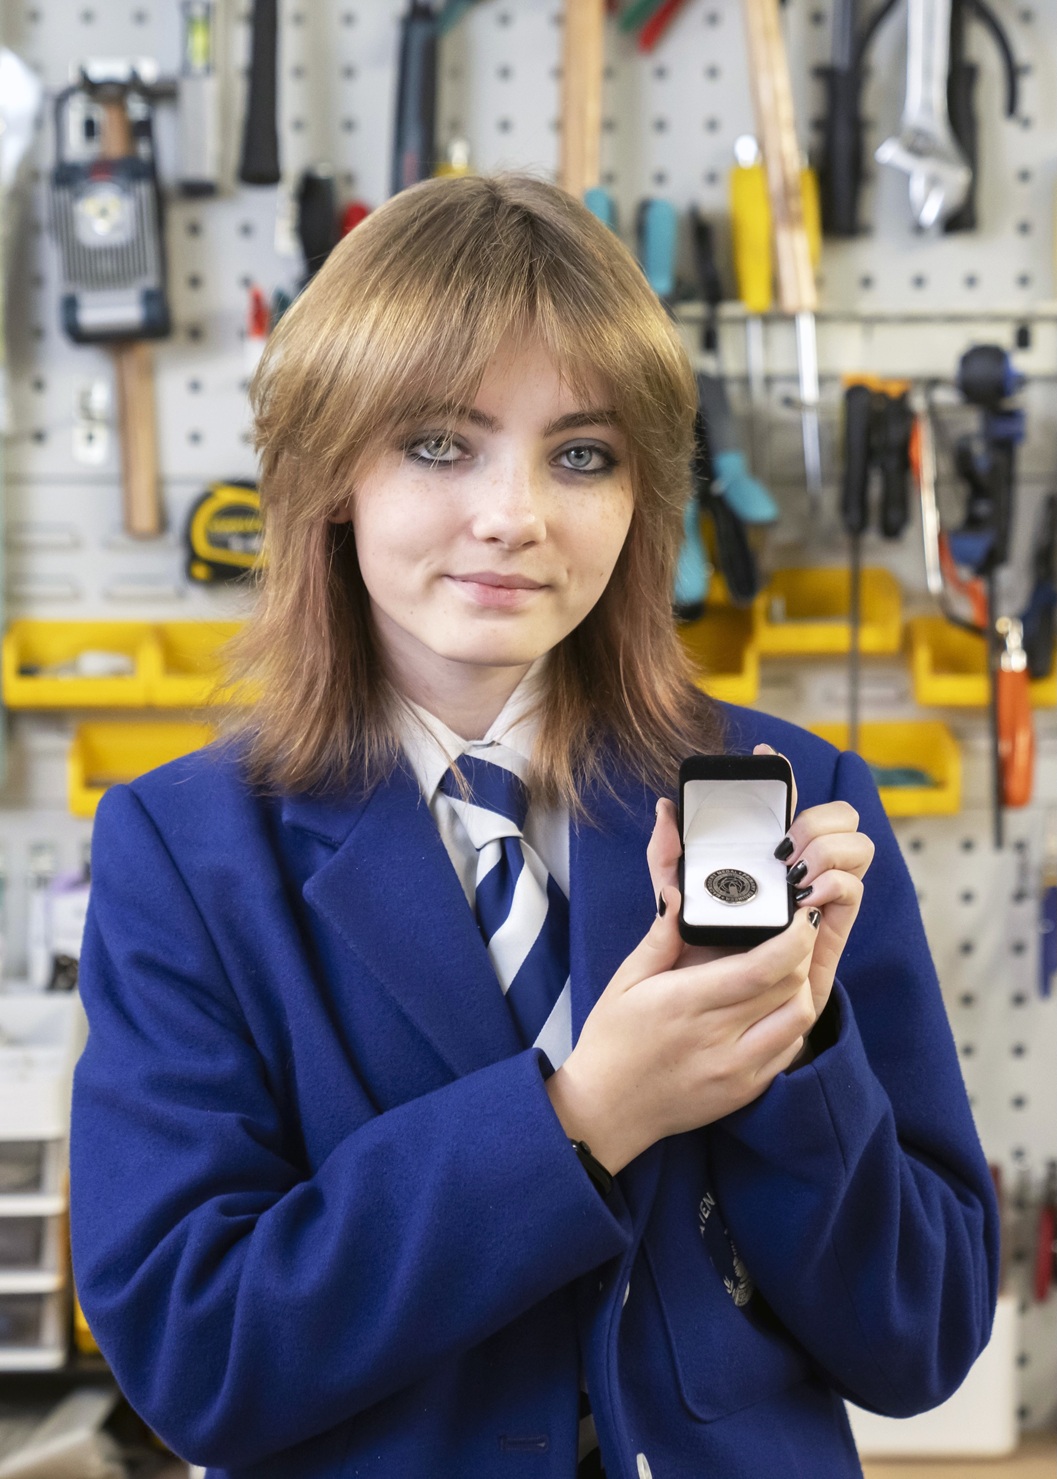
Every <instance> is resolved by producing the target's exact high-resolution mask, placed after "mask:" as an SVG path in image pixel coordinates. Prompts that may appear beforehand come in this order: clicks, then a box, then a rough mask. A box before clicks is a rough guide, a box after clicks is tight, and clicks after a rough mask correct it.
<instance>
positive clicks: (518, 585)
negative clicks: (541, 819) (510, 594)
mask: <svg viewBox="0 0 1057 1479" xmlns="http://www.w3.org/2000/svg"><path fill="white" fill-rule="evenodd" d="M451 578H452V580H463V581H466V582H468V583H470V584H473V585H490V586H495V587H497V588H498V589H501V590H507V591H538V590H540V589H542V581H539V580H530V579H529V577H528V576H527V575H497V574H496V573H495V572H494V571H491V570H475V571H473V572H471V573H470V574H469V575H453V576H452V577H451Z"/></svg>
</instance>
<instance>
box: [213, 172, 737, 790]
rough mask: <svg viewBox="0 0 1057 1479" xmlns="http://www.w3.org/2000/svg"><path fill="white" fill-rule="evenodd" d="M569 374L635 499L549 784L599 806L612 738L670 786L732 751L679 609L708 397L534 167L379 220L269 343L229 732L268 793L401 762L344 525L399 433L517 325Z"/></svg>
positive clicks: (579, 214)
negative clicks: (256, 534)
mask: <svg viewBox="0 0 1057 1479" xmlns="http://www.w3.org/2000/svg"><path fill="white" fill-rule="evenodd" d="M508 335H513V336H514V337H515V338H518V337H520V336H523V335H526V336H527V335H533V336H535V337H536V338H537V340H538V341H539V342H540V343H542V345H543V346H544V347H545V348H546V350H547V351H548V353H549V354H550V356H551V357H552V359H553V361H554V362H555V364H556V365H557V366H558V368H559V371H560V373H561V375H562V378H563V380H565V382H566V383H567V384H569V385H570V386H572V387H573V388H574V389H575V390H577V391H581V392H582V391H585V390H586V385H587V381H588V379H589V377H594V378H595V379H596V380H597V381H599V382H600V383H601V384H602V385H603V386H604V387H605V388H607V389H608V390H609V392H610V396H611V400H610V401H609V404H611V405H612V406H613V407H614V408H615V410H616V412H617V417H618V419H619V422H620V425H621V427H622V429H623V431H624V434H625V437H626V441H627V450H628V463H629V472H630V476H631V482H632V488H633V492H634V509H633V513H632V519H631V526H630V529H629V532H628V536H627V539H626V541H625V544H624V547H623V549H622V551H621V554H620V556H619V558H618V561H617V564H616V568H615V569H614V571H613V575H612V577H611V578H610V581H609V583H608V585H607V587H606V589H605V591H604V592H603V594H602V596H601V598H600V599H599V601H598V602H597V604H596V605H595V607H594V608H593V609H592V610H591V611H590V612H589V613H588V615H587V616H586V617H585V618H584V620H583V621H582V622H581V623H580V625H579V626H578V627H577V628H576V629H575V630H574V631H573V632H571V633H570V634H569V635H568V636H567V637H566V638H565V639H564V640H563V641H562V642H561V643H560V644H559V645H558V647H557V648H556V649H555V650H554V652H553V654H552V656H551V658H550V660H549V662H548V664H547V670H546V671H547V681H546V684H545V685H544V692H543V695H542V697H541V700H540V731H539V740H538V744H537V755H536V760H535V765H534V773H533V775H532V776H530V778H529V780H530V785H531V786H532V788H533V794H534V795H537V796H538V797H539V798H540V800H541V801H542V802H544V803H545V804H552V805H554V804H565V805H567V806H568V807H569V808H570V810H571V813H572V815H573V816H574V817H581V816H583V815H584V814H585V807H584V805H583V797H584V793H585V791H586V790H587V788H589V787H590V786H592V785H602V786H603V787H604V786H605V784H606V782H605V770H604V765H603V756H604V754H605V753H606V751H608V753H609V755H610V756H611V758H615V759H616V760H617V762H618V764H620V765H621V766H622V767H623V768H625V769H626V770H627V771H628V772H630V773H631V774H632V775H634V776H638V777H640V778H641V779H642V782H643V784H644V785H645V786H647V787H649V788H652V789H654V790H656V791H667V792H668V793H669V794H670V790H671V787H672V785H673V782H674V777H675V775H676V773H677V770H678V764H679V761H680V759H681V758H682V757H683V756H684V755H686V754H688V753H691V752H693V751H695V750H697V751H702V750H717V749H719V748H721V745H722V722H721V717H720V710H719V708H718V706H717V705H715V704H714V703H713V702H712V701H711V700H710V699H708V698H707V697H706V696H705V695H704V694H703V693H702V692H701V691H700V690H699V689H698V688H697V687H696V685H695V682H694V672H693V669H692V667H691V664H690V662H689V659H688V658H687V656H686V654H685V652H684V649H683V646H682V644H681V642H680V641H679V638H678V635H677V633H676V630H675V626H674V623H673V620H672V614H671V592H672V586H673V578H674V570H675V563H676V559H677V557H678V551H679V544H680V540H681V536H682V521H683V510H684V507H685V505H686V501H687V499H688V497H689V496H690V487H691V484H690V464H691V458H692V456H693V423H694V415H695V412H696V410H697V386H696V381H695V377H694V372H693V367H692V365H691V363H690V359H689V356H688V355H687V352H686V350H685V348H684V346H683V344H682V342H681V340H680V338H679V335H678V332H677V330H676V328H675V327H674V325H673V324H672V323H671V321H670V319H669V318H668V316H667V314H666V312H665V310H664V308H663V306H662V305H661V303H660V301H659V300H658V298H657V297H656V295H655V294H654V292H653V291H652V289H651V288H650V286H649V284H648V282H647V281H646V278H645V277H644V275H643V273H642V271H641V269H640V268H639V266H638V264H637V263H636V261H635V259H634V257H633V256H632V255H631V253H630V252H629V251H628V250H627V248H626V247H625V246H624V245H623V244H622V243H621V241H620V240H619V238H618V237H617V236H616V235H615V234H614V233H613V232H611V231H610V230H609V229H608V228H607V227H605V226H604V225H602V223H601V222H599V221H598V220H597V219H596V218H595V216H593V215H592V214H591V212H590V211H588V210H587V209H586V207H585V206H583V205H581V204H580V203H579V202H578V201H577V200H575V199H574V198H573V197H572V196H571V195H569V194H567V193H566V192H565V191H563V190H561V189H559V188H558V187H557V186H555V185H553V184H550V183H549V182H547V181H545V180H543V179H538V178H536V177H535V176H533V175H529V174H524V173H503V174H496V175H491V176H464V177H456V178H440V179H431V180H428V181H424V182H423V183H421V184H419V185H415V186H412V187H411V188H409V189H406V190H404V191H402V192H400V193H399V194H397V195H395V196H393V197H392V199H390V200H389V201H387V202H386V204H384V205H383V206H381V207H380V208H379V209H378V210H376V211H374V212H372V213H371V214H370V215H369V216H368V217H367V218H366V219H365V220H364V221H363V222H362V223H361V224H360V225H359V226H357V227H356V228H355V230H353V231H352V232H350V234H349V235H348V236H346V237H345V238H344V239H343V240H342V241H341V243H340V244H339V245H338V246H337V247H336V248H335V249H334V251H333V252H332V253H331V254H330V256H329V257H328V259H327V261H326V263H325V264H324V266H323V267H322V269H321V270H320V271H319V272H318V273H317V275H316V276H315V277H314V278H313V279H312V281H311V282H310V283H309V284H308V286H307V287H306V288H305V289H304V290H303V291H302V292H301V294H300V295H299V296H298V297H297V298H296V299H295V300H294V302H293V303H292V304H291V306H290V307H289V308H288V309H287V311H286V312H285V313H284V315H283V316H282V318H281V319H280V321H279V323H278V325H277V326H276V328H275V330H274V331H273V332H272V334H271V335H270V337H269V339H268V342H267V345H266V347H265V351H264V354H263V356H262V358H261V360H260V362H259V364H258V366H257V369H256V372H255V373H254V376H253V379H252V381H251V383H250V388H249V397H250V405H251V408H252V411H253V422H254V435H253V445H254V448H255V451H256V452H257V455H258V459H259V488H260V497H261V509H262V516H263V522H264V559H263V562H262V565H261V568H260V570H259V571H258V572H257V575H256V577H255V578H256V600H255V602H254V608H253V612H252V615H251V618H250V619H249V620H248V621H247V622H246V624H245V625H244V626H243V628H242V629H241V631H240V632H239V634H238V635H237V636H236V637H235V638H234V639H233V641H232V642H230V643H229V644H228V646H227V648H226V650H225V658H226V661H227V664H228V668H229V671H228V673H227V674H226V681H227V682H228V683H230V684H232V685H233V688H232V689H229V690H228V691H229V692H233V695H234V701H233V702H231V703H229V705H228V706H227V708H226V709H225V710H223V711H222V712H221V715H220V728H221V739H222V742H224V741H237V742H238V743H239V748H240V749H241V751H242V754H243V762H244V765H245V768H246V772H247V775H248V778H249V779H250V781H251V782H252V783H254V784H256V785H257V786H259V787H261V788H263V789H265V790H267V791H271V792H276V793H280V794H281V793H290V792H305V791H310V792H317V793H324V794H326V793H329V792H331V791H333V790H335V789H338V790H347V789H349V788H362V789H363V790H364V791H369V790H371V789H373V788H374V787H375V786H377V785H378V784H380V783H381V782H382V781H384V779H385V778H386V777H387V776H388V775H389V774H390V773H391V771H392V769H393V767H394V766H395V765H396V763H397V762H398V759H399V744H398V740H397V738H396V733H397V731H396V722H397V715H398V712H399V706H400V699H399V696H398V695H397V694H396V692H395V691H394V690H393V688H392V686H391V684H390V683H389V680H388V678H387V676H386V673H385V669H384V665H383V662H382V660H381V655H380V652H379V650H378V647H377V644H376V641H375V638H374V634H373V630H372V620H371V615H370V606H369V601H368V597H367V592H366V589H365V587H364V584H363V580H362V578H361V576H360V572H359V565H358V562H357V558H356V549H355V539H354V535H353V526H352V525H351V524H350V523H348V522H345V523H333V522H330V521H331V519H332V518H333V517H334V516H335V514H337V513H338V512H339V511H340V510H341V509H342V508H343V507H345V506H347V504H348V501H349V499H350V496H351V495H352V494H353V492H354V489H355V486H356V480H357V477H358V475H360V474H361V473H362V472H363V471H364V470H365V469H367V468H369V467H370V466H371V462H372V458H374V457H376V456H377V455H378V453H379V452H380V450H381V449H383V448H384V447H385V446H387V445H389V444H390V443H391V441H392V439H393V438H394V437H395V436H396V435H397V434H398V433H399V431H400V429H401V427H406V424H407V423H408V422H411V421H418V420H419V419H421V420H422V421H423V422H425V421H433V420H434V419H435V418H436V417H437V416H438V415H440V416H443V415H444V414H445V412H446V410H448V409H449V408H453V407H456V406H465V405H472V404H473V403H474V400H475V398H476V396H477V393H478V391H479V388H480V384H481V381H482V379H483V377H484V374H485V372H486V370H487V367H488V365H489V362H490V361H491V359H492V358H493V356H494V355H495V353H496V351H497V349H498V348H499V346H500V344H501V342H502V341H503V340H504V339H505V338H506V337H507V336H508Z"/></svg>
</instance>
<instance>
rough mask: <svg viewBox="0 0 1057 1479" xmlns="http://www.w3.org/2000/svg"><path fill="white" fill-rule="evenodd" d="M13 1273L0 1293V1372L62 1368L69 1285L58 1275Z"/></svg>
mask: <svg viewBox="0 0 1057 1479" xmlns="http://www.w3.org/2000/svg"><path fill="white" fill-rule="evenodd" d="M16 1278H19V1276H16V1275H14V1274H8V1275H6V1277H5V1280H4V1284H5V1287H4V1288H3V1289H2V1290H0V1371H43V1370H47V1369H49V1368H53V1367H56V1366H62V1365H63V1363H64V1362H65V1360H66V1356H67V1347H68V1341H69V1284H68V1283H67V1282H66V1281H65V1279H64V1278H63V1276H62V1275H61V1274H31V1273H28V1274H23V1275H21V1276H20V1278H19V1285H18V1286H16V1284H15V1280H16Z"/></svg>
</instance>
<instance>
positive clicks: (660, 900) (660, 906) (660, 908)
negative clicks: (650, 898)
mask: <svg viewBox="0 0 1057 1479" xmlns="http://www.w3.org/2000/svg"><path fill="white" fill-rule="evenodd" d="M667 908H668V905H667V904H666V903H665V899H664V890H663V889H662V890H661V892H660V893H659V894H658V895H657V913H658V914H660V915H661V916H662V917H663V916H664V913H665V911H666V910H667Z"/></svg>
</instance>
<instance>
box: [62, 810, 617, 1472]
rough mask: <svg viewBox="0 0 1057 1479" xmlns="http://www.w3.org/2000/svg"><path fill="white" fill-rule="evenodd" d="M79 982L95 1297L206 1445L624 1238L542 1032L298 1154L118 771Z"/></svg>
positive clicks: (321, 1426) (146, 1407) (402, 1369)
mask: <svg viewBox="0 0 1057 1479" xmlns="http://www.w3.org/2000/svg"><path fill="white" fill-rule="evenodd" d="M253 969H254V963H253V962H252V961H247V962H246V970H247V974H248V977H249V978H250V979H252V973H253ZM80 981H81V992H82V995H83V999H84V1004H85V1007H86V1010H87V1014H88V1020H89V1036H88V1041H87V1046H86V1048H85V1051H84V1054H83V1056H82V1058H81V1060H80V1062H79V1063H78V1065H77V1068H76V1072H75V1078H74V1090H73V1114H72V1126H71V1236H72V1250H73V1264H74V1272H75V1276H76V1283H77V1289H78V1294H79V1297H80V1300H81V1303H82V1305H83V1308H84V1311H85V1314H86V1317H87V1319H88V1322H89V1324H90V1326H91V1329H92V1332H93V1334H94V1335H95V1337H96V1339H97V1341H98V1343H99V1346H100V1348H101V1350H102V1352H103V1354H104V1356H105V1357H106V1359H107V1361H108V1362H109V1364H110V1366H111V1368H112V1369H113V1372H114V1374H115V1376H116V1378H117V1380H118V1382H119V1384H120V1386H121V1388H122V1390H123V1391H124V1393H125V1394H126V1396H127V1397H128V1399H129V1401H130V1402H131V1403H132V1405H133V1407H135V1409H136V1410H137V1411H138V1412H139V1413H140V1414H141V1415H142V1417H143V1418H144V1419H145V1420H146V1421H147V1422H148V1423H149V1424H150V1426H151V1427H152V1428H153V1429H154V1430H155V1431H156V1432H157V1433H158V1434H159V1435H160V1436H161V1437H162V1438H163V1439H164V1440H165V1441H166V1442H167V1443H169V1444H170V1446H171V1447H172V1448H173V1449H174V1450H175V1451H176V1452H177V1453H179V1454H181V1455H183V1456H185V1457H187V1458H190V1459H192V1460H193V1461H196V1462H199V1463H207V1464H213V1465H219V1466H222V1467H227V1466H229V1465H231V1466H241V1465H246V1464H250V1463H254V1462H256V1461H258V1460H259V1459H261V1458H264V1457H267V1456H269V1455H273V1454H275V1453H277V1452H280V1451H281V1450H284V1449H286V1448H288V1447H291V1446H292V1445H295V1444H298V1443H301V1442H303V1441H305V1440H307V1439H309V1438H311V1437H312V1436H314V1435H316V1434H320V1433H323V1432H325V1431H326V1430H328V1429H330V1428H332V1427H333V1426H335V1425H336V1424H338V1423H340V1422H342V1421H344V1420H346V1419H348V1418H349V1417H351V1416H353V1415H355V1414H356V1413H357V1412H359V1411H362V1410H364V1409H365V1408H367V1407H368V1406H370V1405H372V1404H374V1403H376V1402H378V1401H379V1400H380V1399H382V1398H383V1397H385V1396H387V1395H388V1394H390V1393H393V1392H395V1391H398V1390H400V1389H401V1388H404V1387H406V1386H407V1385H409V1384H411V1383H412V1382H414V1381H415V1380H416V1379H418V1378H420V1377H422V1376H424V1375H426V1374H427V1373H429V1372H430V1371H431V1369H434V1368H435V1367H436V1366H437V1365H438V1363H441V1362H442V1361H443V1360H444V1359H445V1358H446V1357H450V1356H451V1355H452V1354H453V1353H456V1352H459V1351H462V1350H464V1349H467V1348H469V1347H471V1346H473V1345H475V1344H477V1343H479V1342H481V1341H482V1340H484V1339H485V1338H487V1337H488V1336H489V1335H490V1334H492V1333H493V1332H494V1331H496V1330H498V1329H500V1328H502V1327H503V1326H505V1325H507V1324H509V1323H510V1322H511V1321H512V1320H514V1319H515V1318H516V1317H517V1316H519V1315H520V1314H521V1313H522V1312H523V1311H525V1310H526V1309H527V1308H528V1307H529V1306H531V1305H532V1304H534V1303H535V1302H536V1301H538V1300H540V1299H541V1298H543V1297H544V1296H545V1295H547V1294H549V1293H550V1292H551V1291H553V1290H555V1289H558V1288H560V1287H561V1286H563V1285H565V1284H567V1283H568V1282H570V1281H571V1280H573V1279H575V1278H577V1277H579V1276H580V1275H581V1274H583V1273H585V1272H586V1271H587V1270H589V1269H591V1268H594V1267H596V1266H597V1265H598V1264H599V1263H601V1262H604V1261H605V1260H607V1259H608V1258H610V1257H613V1256H615V1255H617V1254H618V1253H620V1252H622V1251H623V1250H624V1249H625V1248H626V1247H627V1246H628V1243H629V1241H630V1231H629V1229H630V1221H629V1219H628V1216H627V1212H626V1209H624V1208H623V1207H622V1206H621V1199H620V1197H619V1196H614V1197H613V1198H611V1199H610V1201H608V1202H604V1201H603V1200H602V1198H601V1197H600V1196H599V1195H598V1192H597V1191H596V1189H595V1188H594V1186H593V1185H592V1183H591V1181H590V1180H589V1179H588V1177H587V1176H586V1175H585V1173H584V1171H583V1169H582V1168H581V1166H580V1165H579V1162H578V1161H577V1158H576V1157H575V1156H574V1155H573V1154H572V1153H571V1151H570V1148H569V1144H568V1140H567V1139H566V1137H565V1135H564V1132H563V1131H562V1128H561V1125H560V1123H559V1121H558V1119H557V1116H556V1115H555V1114H554V1112H553V1109H552V1108H551V1105H550V1101H549V1099H548V1098H547V1094H546V1089H545V1085H544V1079H543V1073H542V1072H541V1066H540V1059H539V1055H537V1054H536V1053H535V1052H532V1051H527V1052H524V1053H520V1054H517V1055H516V1056H514V1057H512V1058H509V1059H507V1060H505V1061H503V1062H500V1063H497V1064H494V1065H492V1066H489V1067H487V1068H483V1069H481V1070H479V1071H477V1072H474V1073H471V1074H468V1075H467V1076H465V1077H464V1078H461V1079H458V1080H457V1081H455V1082H453V1083H451V1084H448V1085H445V1086H444V1087H442V1088H440V1089H437V1090H433V1091H431V1092H429V1093H426V1094H424V1095H423V1096H422V1097H420V1098H418V1099H415V1100H413V1101H411V1102H408V1103H405V1104H403V1105H401V1106H399V1107H397V1108H394V1109H391V1110H387V1111H386V1112H384V1113H382V1114H377V1113H374V1112H373V1111H372V1110H371V1109H370V1106H369V1104H368V1101H367V1097H366V1094H365V1093H363V1094H362V1095H361V1098H362V1113H359V1115H358V1117H359V1118H361V1119H362V1123H360V1124H359V1127H358V1128H356V1129H354V1130H353V1131H352V1132H351V1133H350V1134H348V1136H347V1138H346V1139H344V1140H343V1141H342V1142H340V1143H339V1144H338V1145H337V1147H336V1149H335V1150H334V1151H333V1152H332V1153H331V1154H330V1156H329V1157H328V1158H327V1159H326V1160H325V1161H324V1162H323V1164H322V1165H320V1166H319V1167H318V1169H317V1170H316V1171H315V1174H314V1175H305V1174H304V1171H303V1169H301V1168H299V1167H298V1165H297V1164H296V1153H295V1152H293V1151H291V1150H290V1148H289V1147H290V1146H291V1144H296V1141H297V1134H296V1127H291V1126H290V1125H288V1124H284V1123H283V1122H282V1117H281V1116H280V1113H279V1111H278V1109H277V1101H276V1095H275V1094H274V1093H273V1091H272V1088H271V1087H270V1085H269V1079H268V1073H267V1070H266V1067H265V1064H264V1061H263V1059H262V1057H261V1055H260V1053H259V1052H258V1050H257V1049H256V1047H255V1045H254V1041H253V1039H252V1036H251V1034H250V1032H249V1030H248V1028H247V1024H246V1020H245V1016H244V1014H243V1013H242V1012H241V1010H240V1008H239V1005H238V1002H237V1000H236V997H235V994H234V992H233V990H232V988H231V984H230V982H229V980H228V979H227V978H226V976H225V972H224V970H223V968H222V966H221V964H220V959H219V956H218V952H217V950H216V948H215V946H214V943H213V941H212V940H211V938H210V936H209V933H208V931H207V930H206V927H205V925H204V923H203V919H202V917H201V915H200V913H199V911H198V909H197V907H196V905H195V901H194V897H193V894H192V891H191V888H190V887H189V886H188V883H187V882H185V880H184V879H183V878H182V877H181V875H180V873H179V871H178V869H177V867H176V866H175V864H174V861H173V858H172V857H171V855H170V853H169V851H168V849H167V847H166V845H165V842H164V839H163V837H162V836H161V835H160V834H159V832H158V830H157V829H156V827H155V825H154V823H153V821H152V820H151V818H150V817H149V815H148V814H147V812H146V811H145V809H144V808H143V806H142V805H141V803H140V802H139V800H138V798H137V797H136V796H135V794H134V793H133V792H132V791H131V790H130V789H128V788H127V787H115V788H113V789H111V790H110V791H109V792H108V794H107V796H106V797H105V798H104V800H103V802H102V804H101V805H100V808H99V811H98V815H97V819H96V824H95V832H94V836H93V845H92V889H91V898H90V904H89V910H88V918H87V923H86V927H85V934H84V943H83V953H82V957H81V975H80ZM244 984H245V983H244ZM357 1092H358V1091H357V1088H356V1085H355V1084H350V1089H349V1093H350V1098H351V1099H352V1100H353V1101H355V1096H356V1094H357ZM350 1113H351V1114H352V1115H353V1116H356V1115H357V1113H358V1112H357V1109H356V1106H355V1103H354V1104H353V1109H352V1111H351V1112H350Z"/></svg>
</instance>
